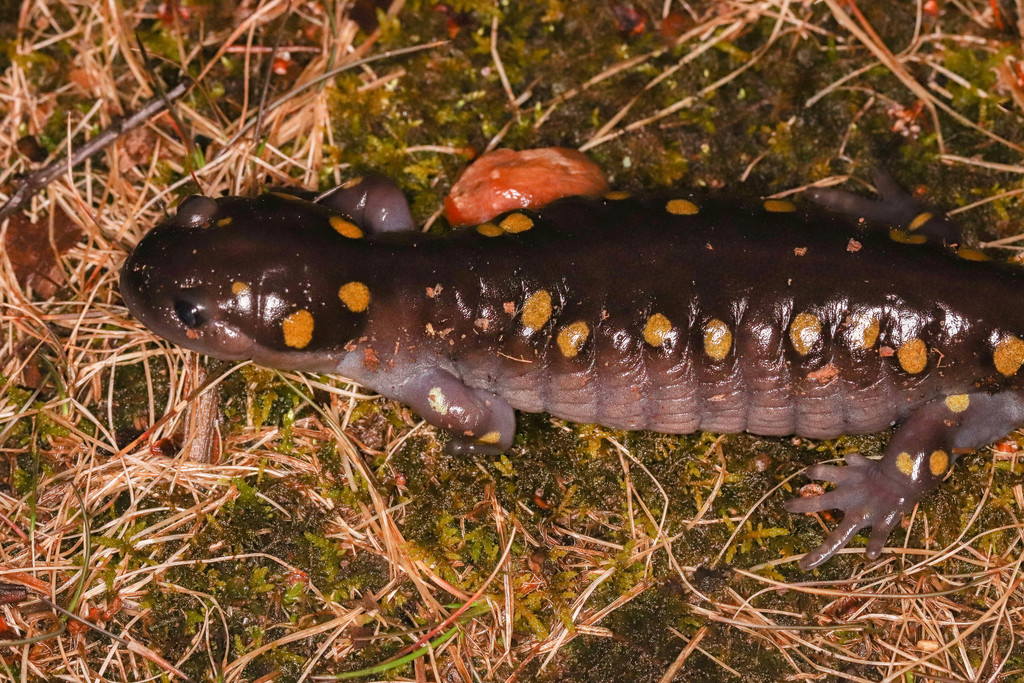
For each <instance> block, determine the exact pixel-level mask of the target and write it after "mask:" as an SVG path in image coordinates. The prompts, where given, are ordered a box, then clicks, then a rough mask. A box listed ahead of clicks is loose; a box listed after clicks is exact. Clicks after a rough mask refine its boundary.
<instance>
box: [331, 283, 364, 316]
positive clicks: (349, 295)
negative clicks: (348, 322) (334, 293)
mask: <svg viewBox="0 0 1024 683" xmlns="http://www.w3.org/2000/svg"><path fill="white" fill-rule="evenodd" d="M338 298H340V299H341V303H343V304H345V308H347V309H348V310H350V311H352V312H353V313H362V312H363V311H365V310H366V307H367V306H369V305H370V288H369V287H367V286H366V285H364V284H363V283H362V282H346V283H345V284H343V285H342V286H341V288H340V289H338Z"/></svg>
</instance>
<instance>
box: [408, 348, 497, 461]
mask: <svg viewBox="0 0 1024 683" xmlns="http://www.w3.org/2000/svg"><path fill="white" fill-rule="evenodd" d="M392 397H393V398H396V399H398V400H400V401H402V402H403V403H407V404H408V405H410V406H411V407H412V408H413V409H414V410H415V411H416V412H418V413H419V414H420V415H422V416H423V419H425V420H426V421H427V422H429V423H430V424H432V425H434V426H436V427H440V428H441V429H444V430H447V431H448V432H450V433H451V439H450V440H449V441H448V443H447V445H446V446H445V450H447V451H448V452H449V453H454V454H462V453H479V454H482V455H497V454H498V453H503V452H505V451H506V450H508V448H509V447H510V446H511V445H512V438H513V437H514V436H515V431H516V418H515V413H514V412H513V410H512V406H510V405H509V404H508V403H507V402H506V401H505V400H504V399H502V398H500V397H498V396H496V395H494V394H492V393H491V392H489V391H485V390H483V389H473V388H470V387H468V386H466V385H465V384H463V383H462V380H460V379H459V378H458V377H456V376H455V375H453V374H451V373H450V372H447V371H445V370H442V369H439V368H430V369H428V370H424V371H423V372H421V373H418V374H416V375H414V376H412V377H411V378H410V379H408V380H407V381H406V382H405V383H404V384H403V385H402V386H401V387H399V388H398V389H397V391H395V392H394V393H393V395H392Z"/></svg>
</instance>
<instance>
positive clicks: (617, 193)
mask: <svg viewBox="0 0 1024 683" xmlns="http://www.w3.org/2000/svg"><path fill="white" fill-rule="evenodd" d="M604 198H605V199H610V200H611V201H613V202H617V201H621V200H623V199H629V193H628V192H623V191H621V190H613V191H612V192H607V193H605V195H604Z"/></svg>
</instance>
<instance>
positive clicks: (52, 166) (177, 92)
mask: <svg viewBox="0 0 1024 683" xmlns="http://www.w3.org/2000/svg"><path fill="white" fill-rule="evenodd" d="M189 85H190V84H188V83H179V84H178V85H176V86H174V87H173V88H171V89H170V90H169V91H168V92H167V94H166V95H160V96H157V97H154V98H153V99H151V100H149V101H148V102H146V103H145V104H144V105H142V108H141V109H139V110H138V111H136V112H134V113H133V114H129V115H128V116H126V117H124V118H122V119H117V120H115V121H114V122H113V123H111V124H110V127H108V128H107V129H106V130H104V131H102V132H101V133H100V134H99V135H97V136H96V137H94V138H93V139H92V140H89V141H88V142H86V143H85V144H84V145H82V146H81V147H79V148H78V149H76V150H75V151H74V154H72V155H71V158H70V160H69V159H68V155H67V154H62V155H61V156H60V157H58V158H57V159H55V160H54V161H52V162H51V163H49V164H47V165H46V166H44V167H42V168H40V169H39V170H37V171H33V172H32V173H30V174H29V175H27V176H26V177H25V179H24V180H22V181H21V185H19V186H18V189H16V190H15V191H14V194H12V195H11V198H10V199H8V200H7V203H5V204H4V205H3V206H2V207H0V221H3V220H4V219H5V218H7V217H8V216H10V215H12V214H13V213H14V212H15V211H17V210H18V209H20V208H21V207H23V206H24V205H25V204H27V203H28V200H30V199H31V198H32V197H33V196H34V195H35V194H36V193H37V192H39V191H40V190H42V189H44V188H45V187H46V186H47V185H49V184H50V183H52V182H53V181H54V180H56V179H57V178H59V177H60V176H61V175H62V174H64V173H65V172H67V170H68V168H69V167H70V168H74V167H75V166H77V165H78V164H80V163H82V162H83V161H85V160H86V159H88V158H89V157H91V156H93V155H94V154H96V153H97V152H99V151H101V150H102V149H103V148H105V147H107V146H108V145H110V144H112V143H113V142H114V141H115V140H117V139H118V138H119V137H121V136H122V135H124V134H125V133H127V132H129V131H131V130H134V129H136V128H138V127H139V126H141V125H143V124H144V123H146V121H148V120H149V119H151V118H152V117H154V116H156V115H157V114H159V113H160V112H162V111H163V110H164V109H166V108H167V105H168V103H169V102H171V101H173V100H176V99H178V98H179V97H181V96H182V95H184V94H185V92H186V91H187V90H188V88H189Z"/></svg>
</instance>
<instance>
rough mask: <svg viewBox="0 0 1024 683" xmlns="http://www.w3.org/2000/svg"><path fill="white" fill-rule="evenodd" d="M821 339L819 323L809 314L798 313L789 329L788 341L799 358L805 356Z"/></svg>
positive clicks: (815, 317)
mask: <svg viewBox="0 0 1024 683" xmlns="http://www.w3.org/2000/svg"><path fill="white" fill-rule="evenodd" d="M819 339H821V321H820V320H818V316H816V315H811V314H810V313H798V314H797V316H796V317H795V318H793V324H792V325H790V327H789V340H790V341H791V342H793V348H794V349H795V350H796V352H797V353H799V354H800V355H801V356H806V355H807V354H808V353H810V352H811V349H813V348H814V346H815V344H817V343H818V340H819Z"/></svg>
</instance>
